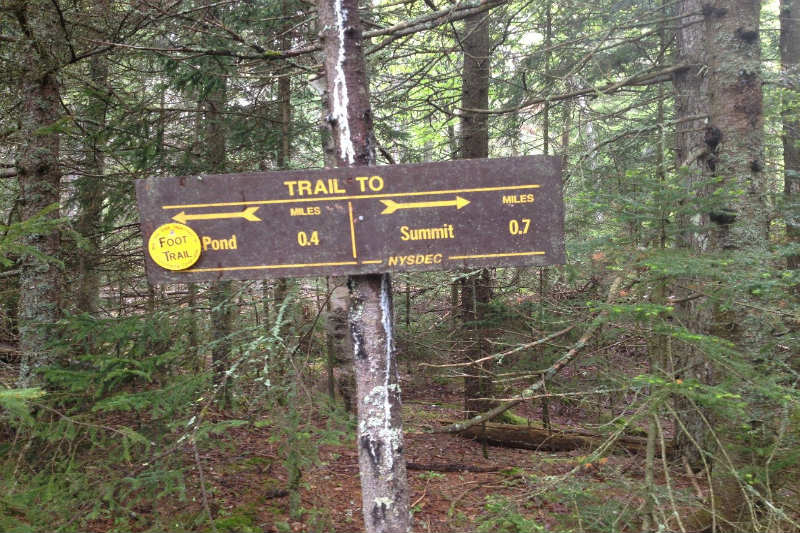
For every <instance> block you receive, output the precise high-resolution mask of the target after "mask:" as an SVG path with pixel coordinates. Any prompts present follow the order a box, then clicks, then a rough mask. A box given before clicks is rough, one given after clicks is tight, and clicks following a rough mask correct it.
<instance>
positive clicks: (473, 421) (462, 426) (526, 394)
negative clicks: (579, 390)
mask: <svg viewBox="0 0 800 533" xmlns="http://www.w3.org/2000/svg"><path fill="white" fill-rule="evenodd" d="M621 284H622V277H621V276H618V277H617V278H616V279H615V280H614V282H613V283H612V284H611V288H610V289H609V290H608V298H607V299H606V301H607V302H608V303H611V302H612V301H614V300H615V299H616V297H617V292H618V291H619V286H620V285H621ZM606 315H607V312H606V311H602V312H601V313H600V314H598V316H597V319H596V320H595V321H594V323H593V324H592V325H591V326H590V327H589V329H587V330H586V332H585V333H584V334H583V336H582V337H581V338H580V339H578V342H576V343H575V345H574V346H573V347H572V348H571V349H570V350H569V351H568V352H567V353H566V354H564V355H563V356H562V357H561V358H560V359H558V361H556V362H555V363H553V365H552V366H550V368H548V369H547V370H545V371H544V372H543V375H542V377H541V378H540V379H539V381H537V382H536V383H534V384H533V385H531V386H530V387H528V388H527V389H525V390H523V391H522V392H520V393H519V395H518V396H517V398H516V399H514V400H512V401H510V402H506V403H503V404H500V405H498V406H497V407H495V408H493V409H490V410H489V411H486V412H485V413H481V414H479V415H477V416H474V417H472V418H470V419H469V420H465V421H463V422H458V423H456V424H450V425H449V426H446V427H444V428H442V429H439V430H432V431H431V432H432V433H460V432H462V431H465V430H467V429H469V428H471V427H472V426H474V425H477V424H480V423H482V422H486V421H487V420H491V419H493V418H495V417H496V416H498V415H500V414H502V413H505V412H506V411H508V410H509V409H511V408H512V407H514V406H515V405H518V404H520V403H522V402H524V401H525V400H528V399H530V398H531V397H532V396H533V395H534V393H535V392H536V391H538V390H539V389H541V388H542V387H544V385H545V383H546V382H547V380H549V379H550V378H552V377H553V376H554V375H556V374H557V373H558V372H559V371H561V369H562V368H564V367H565V366H567V365H568V364H569V363H570V362H572V360H573V359H575V356H576V355H578V353H579V352H580V351H581V350H582V349H583V347H584V346H586V343H587V342H588V341H589V339H591V338H592V335H594V334H595V332H596V331H597V330H598V329H599V328H600V323H601V320H600V319H601V318H603V317H605V316H606Z"/></svg>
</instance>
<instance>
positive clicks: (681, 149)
mask: <svg viewBox="0 0 800 533" xmlns="http://www.w3.org/2000/svg"><path fill="white" fill-rule="evenodd" d="M701 10H702V6H701V2H700V0H683V1H682V2H681V3H680V4H679V5H678V15H682V16H683V17H684V18H683V19H681V20H682V25H681V27H680V28H679V29H678V31H677V36H676V37H677V44H678V46H677V58H676V62H678V63H686V64H687V65H689V66H688V67H687V68H686V69H685V70H681V71H678V72H675V73H674V74H673V89H674V101H675V119H676V127H675V133H676V138H675V164H676V166H677V167H678V168H679V171H680V172H683V173H684V187H685V189H686V198H689V199H694V200H689V201H692V202H695V204H693V206H688V205H684V212H683V214H682V215H681V216H680V217H679V219H678V222H679V224H680V233H679V235H678V240H677V245H678V247H680V248H685V249H689V250H691V251H692V252H694V253H698V254H700V253H704V252H710V251H711V250H710V249H709V245H710V243H709V223H710V219H709V213H708V210H707V209H704V205H703V204H705V202H707V198H708V195H709V189H708V186H707V185H706V182H707V180H708V178H709V174H710V168H709V165H708V161H709V157H712V156H711V152H712V151H713V149H712V148H711V147H709V146H708V145H707V144H706V142H705V135H704V129H705V122H706V120H705V118H704V117H707V116H708V113H709V102H708V78H707V77H706V76H705V75H704V73H703V68H704V66H705V64H706V27H705V24H704V21H703V15H702V14H701ZM689 117H697V118H695V119H693V120H690V119H689ZM694 205H697V208H694ZM696 282H697V280H691V279H689V280H683V283H682V285H684V286H687V287H691V286H693V285H694V284H695V283H696ZM684 292H686V294H688V291H684ZM682 295H684V294H682ZM676 312H677V314H678V315H679V316H681V318H682V321H683V322H684V323H685V324H687V326H688V327H690V328H691V329H692V330H693V331H696V332H698V333H700V334H707V333H708V332H709V331H708V325H709V324H710V323H711V321H712V317H711V310H710V308H709V307H708V306H707V305H705V303H704V302H698V301H697V300H687V301H686V302H684V303H682V304H679V305H678V307H677V310H676ZM682 348H683V349H682V350H680V351H679V353H678V354H677V355H676V358H675V360H673V361H669V363H671V364H670V367H671V368H670V370H671V372H672V374H673V375H674V377H675V378H680V379H688V378H693V379H696V380H697V381H699V382H700V383H710V380H711V368H710V366H709V365H708V362H707V361H706V358H705V356H704V354H703V353H702V352H701V351H700V350H697V349H696V348H695V347H694V346H692V345H690V344H686V345H684V346H683V347H682ZM674 403H675V412H676V413H678V415H679V416H680V421H681V423H682V427H684V428H686V431H678V432H677V433H676V435H675V446H676V448H677V450H678V453H680V454H681V455H683V456H684V457H686V459H687V461H688V462H689V464H690V465H691V467H692V469H693V470H695V471H699V470H700V469H701V468H702V467H703V461H702V458H701V454H702V449H707V446H708V445H709V442H708V430H707V428H706V426H705V422H704V421H703V416H702V413H700V412H698V411H697V410H696V409H695V408H694V407H693V405H692V403H691V402H690V401H689V400H688V399H687V398H685V397H683V396H677V397H676V398H675V400H674ZM695 443H697V445H696V444H695ZM698 445H699V446H698Z"/></svg>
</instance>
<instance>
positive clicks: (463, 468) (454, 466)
mask: <svg viewBox="0 0 800 533" xmlns="http://www.w3.org/2000/svg"><path fill="white" fill-rule="evenodd" d="M406 468H407V469H409V470H422V471H424V472H429V471H430V472H497V471H498V470H500V468H499V467H497V466H474V465H466V464H463V463H412V462H409V463H406Z"/></svg>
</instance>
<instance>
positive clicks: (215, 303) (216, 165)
mask: <svg viewBox="0 0 800 533" xmlns="http://www.w3.org/2000/svg"><path fill="white" fill-rule="evenodd" d="M225 71H226V69H225V68H224V66H223V65H219V68H218V69H214V72H212V73H211V75H212V76H215V78H213V79H212V80H211V81H210V84H209V86H208V88H207V89H206V91H207V93H206V94H205V98H204V99H203V111H204V115H205V132H204V136H205V145H206V150H207V159H206V162H205V166H206V168H207V172H209V173H220V172H224V171H225V167H226V153H225V145H226V143H225V140H226V132H225V118H224V116H223V115H222V111H223V110H224V109H225V105H226V103H227V90H226V83H227V79H226V77H225ZM233 293H234V287H233V282H231V281H215V282H212V283H211V284H210V286H209V289H208V298H209V304H210V306H211V316H210V319H211V341H212V348H211V365H212V369H213V381H214V388H215V390H216V394H217V401H218V403H219V405H220V407H222V408H225V407H228V406H229V405H230V402H231V388H230V376H228V374H227V371H228V367H229V365H230V355H231V348H232V346H233V344H232V340H231V334H232V332H233V328H234V321H235V317H236V314H235V311H236V308H235V306H234V305H233V302H232V301H231V300H232V298H233Z"/></svg>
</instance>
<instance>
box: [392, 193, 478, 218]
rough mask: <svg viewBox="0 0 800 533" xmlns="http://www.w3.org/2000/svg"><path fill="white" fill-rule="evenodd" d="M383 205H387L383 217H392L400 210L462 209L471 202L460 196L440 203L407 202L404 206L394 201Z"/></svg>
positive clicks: (439, 201)
mask: <svg viewBox="0 0 800 533" xmlns="http://www.w3.org/2000/svg"><path fill="white" fill-rule="evenodd" d="M381 203H382V204H383V205H385V206H386V207H385V208H384V210H383V211H381V214H382V215H391V214H392V213H394V212H395V211H397V210H399V209H421V208H425V207H450V206H455V208H456V209H461V208H462V207H464V206H465V205H467V204H469V200H467V199H466V198H462V197H460V196H456V198H455V200H438V201H431V202H407V203H404V204H401V203H398V202H395V201H394V200H381Z"/></svg>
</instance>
